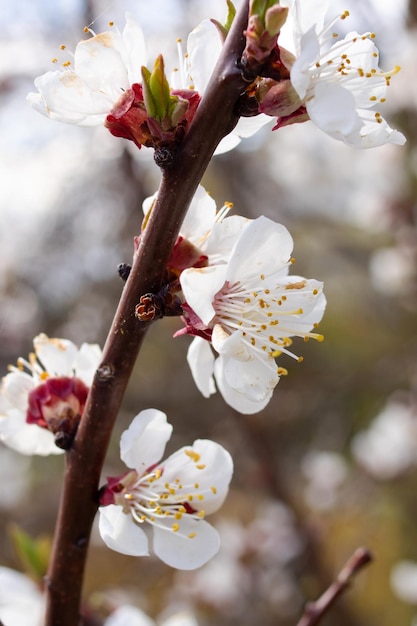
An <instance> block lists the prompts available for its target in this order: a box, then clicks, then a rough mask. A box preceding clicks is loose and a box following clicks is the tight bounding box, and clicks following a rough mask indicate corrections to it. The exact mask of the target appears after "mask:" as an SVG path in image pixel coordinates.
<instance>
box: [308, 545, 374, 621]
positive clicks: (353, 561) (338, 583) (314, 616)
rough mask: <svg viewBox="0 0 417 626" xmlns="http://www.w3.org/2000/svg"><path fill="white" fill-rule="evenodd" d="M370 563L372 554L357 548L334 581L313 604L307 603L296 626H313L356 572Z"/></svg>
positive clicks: (346, 586) (342, 591)
mask: <svg viewBox="0 0 417 626" xmlns="http://www.w3.org/2000/svg"><path fill="white" fill-rule="evenodd" d="M371 561H372V554H371V553H370V552H369V550H367V549H366V548H358V549H357V550H355V552H354V553H353V555H352V556H351V557H350V559H349V560H348V562H347V563H346V565H345V566H344V568H343V569H342V570H341V572H340V573H339V575H338V576H337V578H336V580H335V581H334V582H333V583H332V584H331V585H330V587H329V588H328V589H326V591H325V592H324V593H323V595H322V596H320V598H319V599H318V600H316V601H315V602H309V603H308V604H307V605H306V607H305V609H304V613H303V615H302V617H301V619H300V621H299V622H298V624H297V626H315V625H316V624H318V623H319V622H320V620H321V619H322V618H323V617H324V615H325V614H326V613H327V611H328V610H329V609H330V608H331V607H332V605H333V604H334V603H335V602H336V600H337V599H338V598H339V596H341V595H342V593H344V592H345V591H346V590H347V589H348V588H349V587H350V585H351V583H352V581H353V578H354V577H355V576H356V574H358V572H359V571H360V570H361V569H362V568H363V567H365V565H368V564H369V563H370V562H371Z"/></svg>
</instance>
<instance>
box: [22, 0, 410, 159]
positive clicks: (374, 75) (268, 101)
mask: <svg viewBox="0 0 417 626" xmlns="http://www.w3.org/2000/svg"><path fill="white" fill-rule="evenodd" d="M264 4H265V6H269V8H268V10H266V12H265V13H264V14H263V15H262V12H261V14H260V13H259V11H260V9H259V3H256V2H252V3H251V11H250V14H249V23H248V29H247V30H246V31H245V35H246V48H245V50H244V52H243V56H242V59H241V66H242V71H243V73H244V75H245V78H246V80H247V82H248V87H247V91H246V93H245V94H244V95H242V97H241V102H240V103H239V106H238V109H239V111H240V112H241V114H242V116H243V117H241V118H240V120H239V122H238V125H237V127H236V128H235V129H234V130H233V131H232V133H231V134H230V135H229V136H228V137H226V138H225V139H224V140H223V141H222V142H221V144H220V146H219V148H218V151H217V152H224V151H227V150H230V149H232V148H234V147H235V146H236V145H237V144H238V143H239V141H240V139H241V138H242V137H248V136H250V135H252V134H253V133H255V132H257V131H258V130H259V129H260V128H261V127H262V126H263V125H264V124H266V123H267V122H268V121H269V119H270V117H269V116H272V117H276V118H277V120H276V124H275V126H274V130H276V129H278V128H281V127H282V126H286V125H288V124H293V123H296V122H305V121H307V120H312V121H313V123H314V124H316V125H317V126H318V127H319V128H320V129H322V130H323V131H324V132H325V133H327V134H328V135H330V136H331V137H333V138H335V139H338V140H340V141H343V142H344V143H346V144H348V145H351V146H354V147H356V148H368V147H374V146H378V145H381V144H384V143H394V144H403V143H404V141H405V138H404V136H403V135H402V134H401V133H400V132H399V131H396V130H393V129H392V128H390V126H389V125H388V123H387V122H386V121H385V119H384V117H383V116H382V114H381V112H380V110H379V109H375V107H380V106H381V105H383V103H384V102H385V100H386V92H387V88H388V87H389V85H390V82H391V78H392V76H393V75H394V74H396V73H397V72H398V71H399V68H398V67H395V68H394V69H393V70H392V71H388V72H384V71H382V70H381V69H380V68H379V53H378V49H377V47H376V45H375V43H374V39H375V34H374V33H370V32H367V33H364V34H359V33H357V32H355V31H352V32H349V33H348V34H346V35H345V37H344V38H343V39H342V38H339V36H338V35H337V33H335V32H334V27H335V26H336V24H337V23H338V22H344V21H346V20H347V19H348V18H349V12H348V11H344V12H343V13H342V14H340V15H338V16H336V17H335V18H334V19H330V20H328V21H327V20H326V14H327V10H328V0H317V1H316V2H314V3H313V4H312V3H309V2H307V0H283V2H282V3H275V4H274V3H273V2H269V3H264ZM110 26H111V30H109V31H107V32H103V33H99V34H95V33H94V32H93V31H91V29H85V30H86V32H87V33H88V34H89V35H90V37H89V38H88V39H85V40H83V41H81V42H80V43H79V44H78V45H77V47H76V49H75V52H74V54H73V59H71V60H69V59H67V60H66V61H64V62H63V64H62V66H63V67H62V69H60V70H55V71H50V72H47V73H46V74H44V75H42V76H40V77H38V78H37V79H36V80H35V86H36V88H37V90H38V92H37V93H36V92H35V93H31V94H29V96H28V99H29V101H30V102H31V103H32V105H33V106H34V107H35V108H36V109H37V110H38V111H39V112H41V113H43V114H44V115H47V116H49V117H50V118H52V119H55V120H58V121H62V122H67V123H71V124H78V125H81V126H92V125H97V124H103V123H104V124H105V126H106V127H107V128H108V129H109V130H110V132H111V133H112V134H113V135H115V136H118V137H123V138H126V139H129V140H131V141H133V142H134V143H135V144H136V145H137V146H138V148H141V146H149V147H154V148H157V149H158V148H168V149H169V150H172V151H175V148H176V147H177V146H178V144H179V143H180V142H181V140H182V139H183V137H184V134H185V133H186V132H187V130H188V127H189V125H190V123H191V122H192V119H193V117H194V114H195V112H196V111H197V109H198V105H199V102H200V99H201V98H202V97H203V96H204V93H205V90H206V87H207V85H208V82H209V80H210V76H211V74H212V71H213V68H214V66H215V63H216V61H217V58H218V57H219V54H220V52H221V49H222V45H223V41H224V37H225V36H226V35H227V29H226V28H225V27H223V28H221V27H220V26H219V24H216V23H214V22H212V21H210V20H205V21H204V22H202V23H201V24H200V25H198V26H197V27H196V28H195V29H194V30H193V31H192V32H191V33H190V35H189V37H188V40H187V53H186V54H185V56H184V59H182V58H180V60H179V66H178V67H177V68H176V71H174V72H173V74H172V77H171V80H170V82H169V81H168V79H167V77H166V75H165V69H164V61H163V58H162V56H160V57H158V59H157V60H156V62H155V65H154V68H153V70H152V71H150V70H148V69H147V68H146V65H145V64H146V62H147V52H146V46H145V43H144V36H143V33H142V30H141V28H140V26H139V25H138V24H137V23H136V22H135V20H134V19H133V17H132V16H131V15H129V14H127V15H126V25H125V27H124V29H123V30H122V31H121V32H120V31H119V30H118V29H117V27H115V26H114V24H113V22H111V23H110ZM62 48H65V46H62ZM57 60H58V59H57V58H54V59H53V61H54V62H57Z"/></svg>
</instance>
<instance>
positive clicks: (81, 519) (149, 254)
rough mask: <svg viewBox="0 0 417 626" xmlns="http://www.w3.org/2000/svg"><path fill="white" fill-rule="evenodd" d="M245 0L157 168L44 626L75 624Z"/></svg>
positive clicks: (225, 109) (106, 352) (222, 99)
mask: <svg viewBox="0 0 417 626" xmlns="http://www.w3.org/2000/svg"><path fill="white" fill-rule="evenodd" d="M248 5H249V0H245V1H244V2H243V4H242V7H241V9H240V11H239V13H238V14H237V15H236V17H235V20H234V23H233V26H232V28H231V30H230V33H229V35H228V37H227V39H226V42H225V45H224V47H223V51H222V54H221V56H220V58H219V62H218V64H217V66H216V68H215V70H214V72H213V78H212V80H211V81H210V84H209V86H208V88H207V91H206V94H205V96H204V98H203V99H202V101H201V103H200V105H199V108H198V110H197V113H196V115H195V118H194V120H193V123H192V124H191V127H190V129H189V132H188V133H187V135H186V137H185V139H184V142H183V144H182V145H181V146H180V149H179V151H178V153H177V155H176V157H175V161H174V163H173V165H172V166H171V167H170V168H169V169H167V170H165V171H164V172H163V176H162V182H161V185H160V189H159V192H158V199H157V201H156V203H155V205H154V208H153V210H152V214H151V217H150V220H149V222H148V224H147V227H146V229H145V231H144V233H143V235H142V236H141V241H140V246H139V249H138V251H137V253H136V255H135V258H134V261H133V266H132V270H131V272H130V275H129V278H128V280H127V282H126V284H125V287H124V290H123V293H122V296H121V300H120V303H119V306H118V309H117V311H116V314H115V318H114V321H113V324H112V327H111V329H110V332H109V335H108V337H107V341H106V344H105V346H104V349H103V357H102V362H101V365H100V367H99V368H98V370H97V372H96V375H95V377H94V381H93V384H92V387H91V389H90V393H89V397H88V400H87V404H86V407H85V410H84V415H83V418H82V420H81V423H80V427H79V429H78V432H77V435H76V437H75V440H74V444H73V447H72V448H71V450H69V452H68V453H67V463H66V470H65V477H64V488H63V493H62V497H61V503H60V508H59V513H58V520H57V526H56V532H55V537H54V543H53V551H52V557H51V562H50V566H49V570H48V574H47V577H46V581H45V583H46V584H45V587H46V595H47V611H46V621H45V626H78V625H79V623H80V617H79V606H80V600H81V591H82V583H83V577H84V570H85V563H86V558H87V550H88V544H89V538H90V533H91V527H92V524H93V520H94V517H95V514H96V512H97V507H98V503H97V490H98V487H99V480H100V473H101V469H102V466H103V462H104V458H105V455H106V451H107V447H108V444H109V440H110V436H111V433H112V430H113V426H114V423H115V420H116V417H117V414H118V411H119V409H120V406H121V403H122V400H123V396H124V392H125V389H126V386H127V383H128V381H129V378H130V375H131V373H132V370H133V366H134V364H135V362H136V358H137V355H138V352H139V349H140V347H141V344H142V341H143V339H144V337H145V335H146V331H147V329H148V327H149V324H148V323H143V322H139V321H138V320H137V319H136V318H135V316H134V310H135V305H136V304H137V303H138V302H139V299H140V296H142V295H143V294H144V293H149V292H153V293H156V292H157V291H158V290H159V288H160V286H161V281H162V277H163V273H164V270H165V268H166V264H167V262H168V259H169V255H170V252H171V249H172V247H173V245H174V243H175V241H176V238H177V235H178V231H179V228H180V225H181V223H182V220H183V219H184V216H185V213H186V211H187V209H188V206H189V204H190V202H191V200H192V198H193V195H194V193H195V191H196V189H197V186H198V184H199V182H200V180H201V178H202V176H203V174H204V171H205V170H206V168H207V165H208V164H209V162H210V159H211V157H212V155H213V152H214V150H215V149H216V146H217V144H218V143H219V141H220V140H221V139H222V138H223V137H224V136H225V135H226V134H227V133H228V132H229V131H230V130H231V128H233V126H234V124H235V123H236V121H237V118H236V115H235V113H234V106H235V103H236V101H237V100H238V98H239V95H240V94H241V93H242V91H243V90H244V87H245V84H244V81H243V79H242V77H241V75H240V72H239V71H238V69H237V67H236V61H237V60H238V59H239V58H240V56H241V53H242V51H243V48H244V39H243V35H242V33H243V30H244V29H245V28H246V26H247V19H248Z"/></svg>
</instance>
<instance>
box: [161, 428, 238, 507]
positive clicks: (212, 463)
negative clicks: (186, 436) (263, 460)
mask: <svg viewBox="0 0 417 626" xmlns="http://www.w3.org/2000/svg"><path fill="white" fill-rule="evenodd" d="M190 450H192V451H193V452H194V453H196V454H197V455H198V456H199V459H198V461H194V459H193V458H190V455H189V452H190ZM163 469H164V479H165V480H166V481H167V482H169V483H173V482H175V481H179V482H180V483H181V484H182V485H183V491H184V494H185V495H186V494H187V493H189V492H190V486H191V485H192V486H193V487H192V491H193V492H197V494H201V495H203V499H201V500H199V499H196V498H195V499H194V500H193V501H192V503H191V506H192V507H193V508H194V509H195V510H196V511H201V510H203V511H205V513H206V514H207V515H210V514H211V513H214V512H215V511H217V510H218V509H219V508H220V507H221V506H222V504H223V502H224V500H225V498H226V495H227V493H228V490H229V484H230V481H231V479H232V475H233V461H232V457H231V456H230V454H229V453H228V451H227V450H225V448H223V446H221V445H220V444H218V443H216V442H215V441H211V440H209V439H197V441H194V443H193V445H192V446H184V447H183V448H181V449H180V450H177V452H175V453H174V454H172V455H171V456H170V457H168V458H167V459H166V461H165V462H164V464H163ZM196 484H198V488H196V487H194V486H195V485H196ZM177 494H179V495H181V490H180V489H178V490H177Z"/></svg>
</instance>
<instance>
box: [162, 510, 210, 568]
mask: <svg viewBox="0 0 417 626" xmlns="http://www.w3.org/2000/svg"><path fill="white" fill-rule="evenodd" d="M180 528H181V531H182V534H179V532H173V531H172V530H168V529H167V530H165V529H163V528H158V527H155V526H154V529H153V549H154V552H155V554H156V556H158V557H159V558H160V559H161V561H163V562H164V563H166V564H167V565H170V566H171V567H174V568H176V569H181V570H193V569H197V568H198V567H201V566H202V565H204V563H207V561H208V560H209V559H211V558H212V557H213V556H214V555H215V554H217V552H218V551H219V548H220V538H219V535H218V532H217V531H216V530H215V529H214V528H213V526H211V525H210V524H208V523H207V522H206V521H204V520H198V521H197V520H194V519H189V518H187V516H184V517H183V518H182V519H181V521H180ZM190 533H195V536H194V537H193V538H189V537H188V536H187V535H188V534H190Z"/></svg>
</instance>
